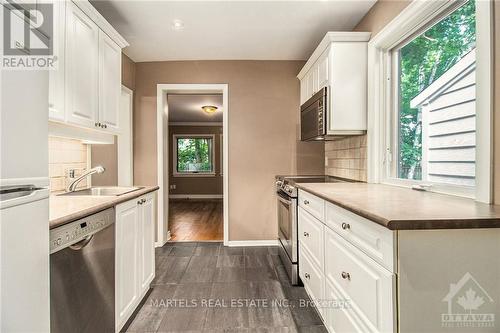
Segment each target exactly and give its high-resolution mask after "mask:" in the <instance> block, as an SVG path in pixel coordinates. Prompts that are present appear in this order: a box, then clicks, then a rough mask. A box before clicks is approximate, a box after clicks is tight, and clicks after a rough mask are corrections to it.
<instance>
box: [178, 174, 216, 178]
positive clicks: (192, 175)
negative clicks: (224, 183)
mask: <svg viewBox="0 0 500 333" xmlns="http://www.w3.org/2000/svg"><path fill="white" fill-rule="evenodd" d="M216 176H217V175H216V174H215V173H186V174H184V173H174V174H173V175H172V177H179V178H183V177H216Z"/></svg>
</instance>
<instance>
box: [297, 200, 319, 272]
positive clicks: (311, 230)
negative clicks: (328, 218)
mask: <svg viewBox="0 0 500 333" xmlns="http://www.w3.org/2000/svg"><path fill="white" fill-rule="evenodd" d="M324 229H325V226H324V225H323V224H322V223H321V222H320V221H318V220H317V219H316V218H314V217H313V216H312V215H311V214H309V213H308V212H306V211H305V210H304V209H303V208H301V207H299V243H300V244H301V245H302V248H303V249H304V250H306V251H307V252H308V255H309V256H310V257H311V260H312V261H313V262H314V264H316V266H317V267H318V268H319V269H320V270H321V271H323V244H324V243H323V236H324Z"/></svg>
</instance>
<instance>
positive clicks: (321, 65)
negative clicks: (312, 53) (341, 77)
mask: <svg viewBox="0 0 500 333" xmlns="http://www.w3.org/2000/svg"><path fill="white" fill-rule="evenodd" d="M328 55H329V49H327V50H325V52H323V54H322V55H321V56H320V57H319V58H318V62H317V64H318V66H317V68H318V90H319V89H321V88H324V87H326V86H328V78H329V75H328V61H329V60H328Z"/></svg>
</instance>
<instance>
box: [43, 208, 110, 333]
mask: <svg viewBox="0 0 500 333" xmlns="http://www.w3.org/2000/svg"><path fill="white" fill-rule="evenodd" d="M50 253H51V254H50V329H51V333H58V332H65V333H66V332H93V333H94V332H114V331H115V211H114V209H113V208H110V209H106V210H104V211H101V212H99V213H96V214H93V215H91V216H88V217H86V218H83V219H80V220H77V221H74V222H70V223H68V224H65V225H62V226H60V227H57V228H54V229H51V230H50Z"/></svg>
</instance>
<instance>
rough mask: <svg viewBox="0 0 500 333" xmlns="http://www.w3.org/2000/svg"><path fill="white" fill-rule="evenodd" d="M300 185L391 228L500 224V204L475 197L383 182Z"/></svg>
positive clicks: (442, 227)
mask: <svg viewBox="0 0 500 333" xmlns="http://www.w3.org/2000/svg"><path fill="white" fill-rule="evenodd" d="M296 186H297V187H298V188H299V189H301V190H304V191H307V192H309V193H312V194H314V195H316V196H318V197H321V198H323V199H325V200H327V201H329V202H331V203H334V204H336V205H338V206H340V207H342V208H345V209H347V210H349V211H351V212H353V213H355V214H358V215H360V216H363V217H365V218H367V219H370V220H372V221H374V222H376V223H378V224H381V225H383V226H385V227H387V228H389V229H391V230H413V229H470V228H500V206H498V205H496V206H495V205H488V204H483V203H479V202H475V201H474V200H472V199H467V198H460V197H456V196H451V195H444V194H437V193H431V192H421V191H415V190H412V189H409V188H404V187H397V186H390V185H382V184H366V183H320V184H316V183H315V184H308V183H307V184H296ZM299 198H300V194H299Z"/></svg>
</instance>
